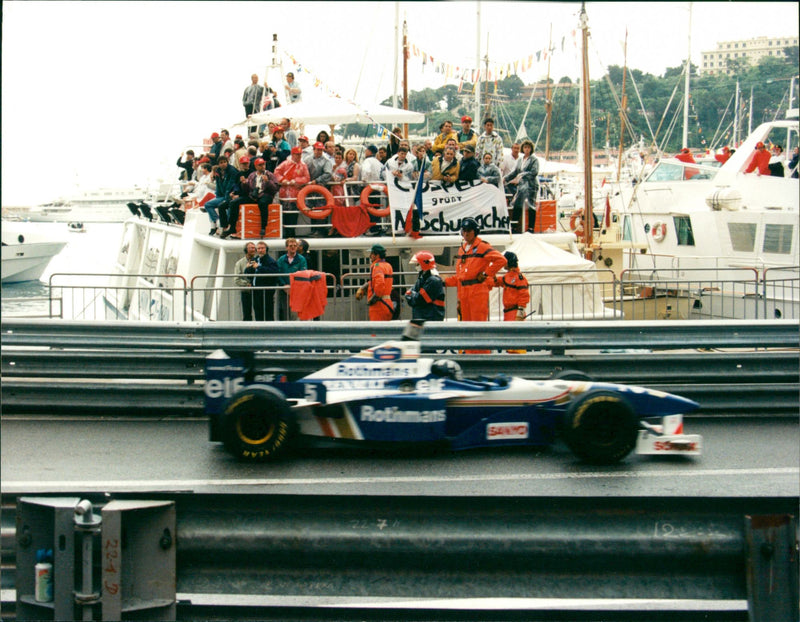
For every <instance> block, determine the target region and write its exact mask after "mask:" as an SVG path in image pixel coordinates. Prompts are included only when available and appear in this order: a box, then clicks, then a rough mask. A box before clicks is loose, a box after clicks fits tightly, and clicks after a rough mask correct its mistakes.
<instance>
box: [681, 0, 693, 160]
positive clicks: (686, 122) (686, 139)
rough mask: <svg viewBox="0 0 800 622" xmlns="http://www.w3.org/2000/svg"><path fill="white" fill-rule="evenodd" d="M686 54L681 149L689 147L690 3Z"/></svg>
mask: <svg viewBox="0 0 800 622" xmlns="http://www.w3.org/2000/svg"><path fill="white" fill-rule="evenodd" d="M688 46H689V47H688V51H687V52H686V76H685V81H686V82H685V87H684V96H683V142H682V143H681V147H688V146H689V74H690V73H691V71H692V3H691V2H690V3H689V37H688Z"/></svg>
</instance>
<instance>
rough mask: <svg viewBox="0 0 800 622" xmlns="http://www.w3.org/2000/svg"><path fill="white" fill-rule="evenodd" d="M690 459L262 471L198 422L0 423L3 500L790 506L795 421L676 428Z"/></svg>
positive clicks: (368, 463) (315, 465)
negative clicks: (775, 500)
mask: <svg viewBox="0 0 800 622" xmlns="http://www.w3.org/2000/svg"><path fill="white" fill-rule="evenodd" d="M685 431H686V432H687V433H699V434H702V435H703V442H704V454H703V455H702V456H700V457H694V458H692V457H685V456H674V457H659V458H654V457H649V456H636V455H631V456H629V457H628V458H627V459H626V460H625V461H624V462H622V463H620V464H618V465H614V466H607V467H598V466H592V465H586V464H582V463H580V462H578V461H577V460H576V459H575V458H574V456H573V455H572V454H571V453H570V452H569V450H568V449H567V448H566V447H565V446H564V445H563V444H562V443H560V442H559V443H557V444H556V445H555V446H553V447H552V448H549V449H546V450H542V451H537V450H534V449H530V448H509V449H494V450H485V449H481V450H472V451H465V452H457V453H454V452H447V451H441V452H438V453H430V452H428V453H422V454H419V453H418V454H409V453H407V452H406V453H402V454H397V453H395V454H391V453H386V452H376V451H370V450H364V449H359V450H354V449H350V448H333V449H330V448H326V449H320V448H314V449H302V450H297V451H296V452H295V453H294V454H293V455H292V456H290V457H288V458H287V459H284V460H281V461H280V462H278V463H271V464H257V465H250V464H241V463H238V462H236V461H235V460H234V459H233V458H232V457H231V456H229V455H228V454H227V453H226V452H225V451H224V449H223V448H222V446H221V445H217V444H214V443H210V442H209V441H208V440H207V439H208V432H207V424H206V421H205V420H200V419H195V420H186V419H181V420H177V419H176V420H164V421H152V420H146V421H144V420H120V419H86V418H81V419H69V420H67V419H64V418H48V417H23V416H19V417H16V416H15V417H4V418H3V420H2V437H1V438H0V466H1V468H2V470H1V471H0V472H2V484H1V486H2V488H1V489H0V490H1V491H2V492H3V493H6V494H24V493H27V494H30V493H36V494H44V493H81V492H83V493H95V492H147V491H194V492H204V493H212V492H215V493H244V494H253V493H262V494H263V493H269V494H308V495H310V494H342V495H344V494H349V495H424V496H428V495H444V496H450V495H458V496H465V495H475V496H548V497H552V496H556V497H563V496H578V497H580V496H585V497H597V496H612V497H613V496H619V497H623V496H625V497H628V496H637V497H638V496H648V497H744V496H752V497H759V496H764V497H767V496H769V497H795V498H796V497H800V443H798V438H800V435H799V434H798V432H800V424H799V422H798V420H796V419H785V418H784V419H777V418H776V419H749V420H748V419H739V418H714V419H687V420H686V421H685Z"/></svg>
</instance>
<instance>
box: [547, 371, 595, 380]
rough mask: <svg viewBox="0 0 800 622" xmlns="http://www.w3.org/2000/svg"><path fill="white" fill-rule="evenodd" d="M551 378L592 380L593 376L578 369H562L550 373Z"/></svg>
mask: <svg viewBox="0 0 800 622" xmlns="http://www.w3.org/2000/svg"><path fill="white" fill-rule="evenodd" d="M550 379H551V380H581V381H583V382H591V381H592V377H591V376H589V374H586V373H584V372H582V371H580V370H578V369H562V370H559V371H557V372H554V373H552V374H551V375H550Z"/></svg>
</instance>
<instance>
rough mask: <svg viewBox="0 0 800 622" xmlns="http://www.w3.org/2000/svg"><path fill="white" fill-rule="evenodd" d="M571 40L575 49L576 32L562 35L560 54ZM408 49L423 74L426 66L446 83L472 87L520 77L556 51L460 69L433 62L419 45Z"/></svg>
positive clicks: (544, 49)
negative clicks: (467, 81)
mask: <svg viewBox="0 0 800 622" xmlns="http://www.w3.org/2000/svg"><path fill="white" fill-rule="evenodd" d="M568 39H571V40H572V43H573V46H574V47H575V48H576V49H577V47H578V40H577V31H576V30H573V31H571V33H570V34H569V35H564V36H562V37H561V52H566V47H567V40H568ZM409 48H410V50H411V51H412V55H413V57H414V58H419V59H421V60H420V64H421V70H422V72H423V73H424V72H425V68H426V67H427V66H428V65H432V66H433V70H434V72H435V73H438V74H441V75H442V76H443V78H444V80H445V82H446V81H448V80H450V79H453V78H454V79H456V80H459V81H460V82H464V81H466V80H470V81H471V82H472V83H473V85H474V84H475V83H476V82H479V81H480V80H481V78H483V79H485V80H488V81H490V82H494V81H497V80H502V79H504V78H507V77H509V76H512V75H520V74H524V73H527V72H529V71H531V70H533V69H535V68H536V65H538V64H539V63H542V62H544V61H546V60H547V59H548V55H549V56H552V53H553V52H556V51H558V50H557V48H556V46H553V47H552V48H551V49H548V48H546V47H544V48H542V49H540V50H536V51H535V52H533V53H530V54H528V55H527V56H522V57H520V58H517V59H515V60H510V61H505V62H502V63H491V64H490V65H489V67H488V69H487V68H486V67H483V68H476V67H465V68H462V66H461V64H456V63H450V62H448V61H446V60H441V59H440V60H438V61H436V60H434V57H433V56H432V55H431V54H430V53H429V52H427V51H425V50H424V49H423V48H422V47H421V46H420V45H418V44H416V43H409Z"/></svg>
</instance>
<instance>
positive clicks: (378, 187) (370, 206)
mask: <svg viewBox="0 0 800 622" xmlns="http://www.w3.org/2000/svg"><path fill="white" fill-rule="evenodd" d="M373 192H383V194H385V195H387V196H388V192H387V190H386V186H385V185H384V184H367V185H366V187H365V188H364V189H363V190H362V191H361V207H363V208H364V209H365V210H367V212H368V213H369V214H370V215H371V216H375V217H376V218H383V217H384V216H388V215H389V211H390V208H389V206H388V205H387V206H386V207H383V208H382V207H381V206H380V205H375V204H374V203H370V202H369V195H370V194H372V193H373Z"/></svg>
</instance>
